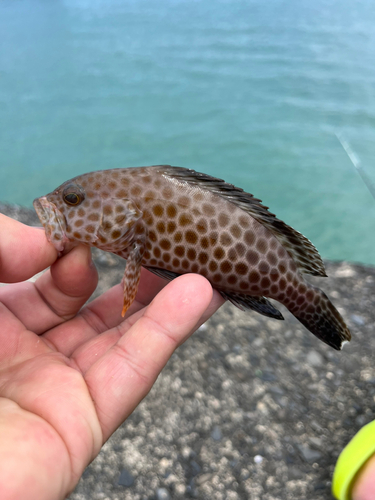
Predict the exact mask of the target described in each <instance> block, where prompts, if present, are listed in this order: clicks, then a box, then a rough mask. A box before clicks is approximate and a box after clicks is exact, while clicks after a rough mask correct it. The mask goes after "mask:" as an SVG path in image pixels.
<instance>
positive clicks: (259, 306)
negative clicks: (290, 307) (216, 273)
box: [219, 290, 284, 319]
mask: <svg viewBox="0 0 375 500" xmlns="http://www.w3.org/2000/svg"><path fill="white" fill-rule="evenodd" d="M219 292H220V294H221V296H222V297H224V299H226V300H229V302H232V304H234V305H235V306H236V307H238V308H239V309H241V311H246V310H249V309H252V310H253V311H256V312H258V313H259V314H263V316H268V317H269V318H274V319H284V317H283V315H282V314H281V312H280V311H279V310H278V309H276V307H274V306H273V305H272V304H271V302H270V301H269V300H268V299H266V298H265V297H255V296H252V295H244V294H242V293H236V292H222V291H221V290H219Z"/></svg>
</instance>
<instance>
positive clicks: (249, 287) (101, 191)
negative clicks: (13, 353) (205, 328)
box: [34, 165, 350, 349]
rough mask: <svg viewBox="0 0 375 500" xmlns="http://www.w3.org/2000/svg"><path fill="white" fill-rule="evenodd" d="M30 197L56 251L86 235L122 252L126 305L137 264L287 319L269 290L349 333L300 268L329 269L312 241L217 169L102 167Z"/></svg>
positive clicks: (305, 315)
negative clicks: (192, 277)
mask: <svg viewBox="0 0 375 500" xmlns="http://www.w3.org/2000/svg"><path fill="white" fill-rule="evenodd" d="M34 207H35V210H36V211H37V213H38V216H39V218H40V220H41V222H42V223H43V225H44V227H45V231H46V235H47V238H48V240H49V241H50V242H51V243H53V245H54V246H55V247H56V249H57V250H58V251H59V252H63V251H65V252H66V251H69V249H71V248H72V247H73V246H75V245H77V244H79V243H84V244H86V245H90V246H95V247H98V248H100V249H102V250H106V251H107V252H112V253H115V254H117V255H120V256H121V257H123V258H124V259H126V261H127V263H126V268H125V273H124V278H123V284H124V308H123V311H122V314H123V315H124V314H125V312H126V310H127V309H128V308H129V306H130V305H131V303H132V302H133V300H134V298H135V296H136V293H137V288H138V282H139V277H140V272H141V266H143V267H145V268H146V269H148V270H149V271H152V272H153V273H155V274H157V275H158V276H162V277H163V278H166V279H168V280H172V279H174V278H175V277H177V276H179V275H180V274H184V273H199V274H201V275H203V276H205V277H206V278H207V279H208V280H209V281H210V283H211V284H212V286H213V287H214V288H215V289H216V290H218V291H219V292H220V293H221V295H222V296H223V297H224V298H226V299H228V300H230V301H231V302H232V303H233V304H234V305H236V306H237V307H239V308H240V309H242V310H245V309H253V310H255V311H257V312H259V313H261V314H264V315H265V316H270V317H272V318H276V319H283V317H282V315H281V313H280V312H279V311H278V310H277V309H276V308H275V307H274V306H273V305H272V304H271V302H270V301H269V300H267V298H266V297H270V298H272V299H275V300H277V301H279V302H281V303H282V304H284V305H285V306H286V307H287V308H288V309H289V311H290V312H291V313H292V314H294V316H295V317H296V318H297V319H298V320H299V321H300V322H301V323H302V324H303V325H304V326H305V327H306V328H307V329H308V330H310V331H311V332H312V333H313V334H314V335H316V336H317V337H318V338H319V339H321V340H322V341H323V342H325V343H326V344H328V345H330V346H332V347H333V348H334V349H341V347H342V345H343V343H344V342H345V341H349V340H350V332H349V330H348V328H347V327H346V325H345V322H344V320H343V319H342V317H341V316H340V314H339V313H338V311H337V310H336V309H335V307H334V306H333V305H332V303H331V302H330V300H329V299H328V297H327V296H326V295H325V294H324V293H323V292H322V291H321V290H320V289H319V288H315V287H313V286H311V285H309V284H308V283H306V282H305V280H304V278H303V277H302V274H312V275H315V276H326V274H325V270H324V265H323V262H322V259H321V257H320V255H319V253H318V251H317V250H316V248H315V247H314V246H313V245H312V244H311V243H310V241H309V240H308V239H306V238H305V237H304V236H303V235H302V234H300V233H298V232H297V231H295V230H294V229H292V228H291V227H289V226H287V225H286V224H285V223H284V222H282V221H281V220H279V219H277V218H276V217H275V216H274V215H273V214H271V213H270V212H268V210H267V207H265V206H263V205H262V204H261V202H260V200H258V199H256V198H254V197H253V195H251V194H248V193H245V192H244V191H243V190H242V189H239V188H237V187H235V186H233V185H231V184H227V183H226V182H224V181H222V180H220V179H215V178H213V177H210V176H208V175H205V174H200V173H198V172H194V171H193V170H188V169H184V168H179V167H171V166H168V165H159V166H153V167H139V168H120V169H112V170H102V171H98V172H92V173H89V174H83V175H79V176H78V177H75V178H74V179H72V180H70V181H67V182H64V184H62V185H61V186H60V187H58V188H57V189H55V190H54V191H52V193H50V194H47V195H46V196H42V197H41V198H37V199H36V200H35V201H34Z"/></svg>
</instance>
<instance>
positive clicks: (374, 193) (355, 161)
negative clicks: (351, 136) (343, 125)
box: [335, 133, 375, 199]
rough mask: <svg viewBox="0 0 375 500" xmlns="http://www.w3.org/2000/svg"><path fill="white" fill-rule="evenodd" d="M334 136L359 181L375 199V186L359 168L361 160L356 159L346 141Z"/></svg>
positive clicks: (340, 136) (339, 135)
mask: <svg viewBox="0 0 375 500" xmlns="http://www.w3.org/2000/svg"><path fill="white" fill-rule="evenodd" d="M335 135H336V137H337V140H338V141H339V143H340V144H341V146H342V147H343V149H344V151H345V153H346V154H347V155H348V156H349V160H350V161H351V162H352V164H353V166H354V168H355V169H356V171H357V172H358V173H359V175H360V176H361V179H362V180H363V182H364V183H365V185H366V187H367V189H368V190H369V191H370V193H371V196H372V197H373V198H374V199H375V186H374V184H373V183H372V182H371V180H370V178H369V177H368V176H367V174H366V172H365V171H364V170H363V168H362V166H361V160H360V159H359V158H358V156H357V155H356V154H355V152H354V151H353V149H352V148H351V147H350V145H349V143H348V141H346V140H345V139H344V137H343V136H342V135H341V134H337V133H335Z"/></svg>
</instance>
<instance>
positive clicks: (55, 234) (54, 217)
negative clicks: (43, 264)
mask: <svg viewBox="0 0 375 500" xmlns="http://www.w3.org/2000/svg"><path fill="white" fill-rule="evenodd" d="M33 205H34V208H35V211H36V213H37V215H38V217H39V220H40V222H41V223H42V224H43V226H44V229H45V232H46V236H47V239H48V241H49V242H50V243H52V245H53V246H54V247H55V248H56V250H57V251H58V252H59V254H61V253H62V252H64V250H66V248H65V247H66V245H65V244H66V243H67V242H68V241H69V239H68V238H67V236H66V233H65V230H66V221H65V217H64V216H63V214H62V213H61V212H60V210H59V209H58V208H57V207H56V205H55V204H54V203H52V202H50V201H48V200H47V198H46V197H45V196H42V197H41V198H36V199H35V200H34V201H33Z"/></svg>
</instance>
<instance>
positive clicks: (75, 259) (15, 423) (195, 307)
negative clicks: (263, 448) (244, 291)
mask: <svg viewBox="0 0 375 500" xmlns="http://www.w3.org/2000/svg"><path fill="white" fill-rule="evenodd" d="M0 228H1V240H0V282H7V283H13V282H19V281H22V280H25V279H28V278H30V277H31V276H33V275H34V274H36V273H38V272H39V271H41V270H43V269H45V268H46V267H48V266H51V268H50V270H48V271H47V272H45V273H44V274H43V275H42V276H41V277H39V278H38V280H37V281H36V282H35V283H29V282H24V283H17V284H15V285H8V286H4V287H1V288H0V436H1V438H0V498H1V499H2V500H16V499H17V500H18V499H20V498H22V499H23V500H27V499H35V498H37V499H38V500H55V499H62V498H65V496H66V495H67V494H68V493H69V492H71V491H72V490H73V489H74V487H75V485H76V484H77V482H78V480H79V479H80V477H81V474H82V472H83V471H84V469H85V467H86V466H87V465H88V464H89V463H90V461H91V460H93V459H94V458H95V456H96V455H97V454H98V453H99V451H100V448H101V446H102V445H103V443H104V442H105V441H106V440H107V439H108V438H109V436H110V435H111V434H112V433H113V432H114V431H115V429H116V428H117V427H118V426H119V425H120V424H121V423H122V422H123V421H124V420H125V419H126V418H127V417H128V416H129V415H130V413H131V412H132V411H133V410H134V408H135V407H136V406H137V405H138V404H139V402H140V401H141V400H142V399H143V398H144V397H145V396H146V394H147V393H148V392H149V390H150V389H151V387H152V385H153V383H154V382H155V380H156V378H157V376H158V375H159V373H160V371H161V370H162V368H163V367H164V366H165V364H166V363H167V361H168V359H169V357H170V356H171V355H172V353H173V351H174V350H175V349H176V348H177V347H178V346H179V345H180V344H182V343H183V342H184V341H185V340H186V339H187V338H188V337H189V336H190V335H191V334H192V332H194V331H195V330H196V328H197V327H198V326H199V325H200V324H202V323H203V322H205V321H206V320H207V319H208V318H209V317H210V316H211V315H212V314H213V313H214V311H216V309H218V307H220V305H221V304H222V303H223V299H222V298H221V297H220V295H219V294H218V293H217V292H215V291H214V292H213V291H212V288H211V285H210V284H209V283H208V281H207V280H206V279H204V278H203V277H202V276H198V275H193V274H190V275H184V276H181V277H179V278H177V279H175V280H173V281H172V282H170V283H169V284H167V285H166V286H165V284H166V282H165V281H164V280H162V279H160V278H157V277H156V276H154V275H153V274H151V273H149V272H148V271H146V270H143V272H142V277H141V282H140V286H139V291H138V294H137V297H136V300H135V301H134V303H133V304H132V306H131V307H130V309H129V311H128V312H127V314H126V317H125V319H123V318H121V315H120V312H121V307H122V300H123V292H122V289H121V286H120V285H117V286H115V287H113V288H112V289H110V290H108V291H107V292H106V293H105V294H103V295H102V296H101V297H99V298H97V299H96V300H94V301H93V302H91V303H90V304H88V305H86V306H84V307H83V308H82V306H83V305H84V304H85V302H86V301H87V299H88V298H89V296H90V295H91V294H92V292H93V291H94V289H95V287H96V284H97V273H96V270H95V267H94V266H93V265H92V264H91V254H90V250H89V248H87V247H84V246H79V247H76V248H74V249H73V250H72V251H71V252H70V253H68V254H67V255H65V256H64V257H62V258H61V259H57V253H56V250H55V249H54V247H53V246H52V245H51V244H50V243H48V242H47V239H46V237H45V234H44V231H41V230H39V229H36V228H31V227H28V226H24V225H23V224H20V223H19V222H16V221H14V220H12V219H9V218H7V217H5V216H3V215H1V214H0ZM81 308H82V309H81Z"/></svg>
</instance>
